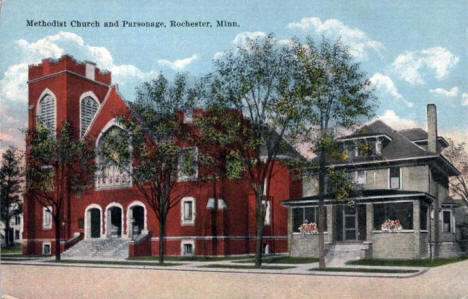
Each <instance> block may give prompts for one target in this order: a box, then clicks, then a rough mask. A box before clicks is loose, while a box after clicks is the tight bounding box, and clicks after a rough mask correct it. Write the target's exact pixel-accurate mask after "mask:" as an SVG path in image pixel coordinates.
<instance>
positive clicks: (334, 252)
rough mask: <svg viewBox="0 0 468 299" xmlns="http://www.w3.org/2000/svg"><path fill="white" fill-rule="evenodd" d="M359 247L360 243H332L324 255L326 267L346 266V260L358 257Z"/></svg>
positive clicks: (361, 246)
mask: <svg viewBox="0 0 468 299" xmlns="http://www.w3.org/2000/svg"><path fill="white" fill-rule="evenodd" d="M361 248H363V244H362V243H336V244H333V245H331V246H330V249H329V250H328V252H327V254H326V255H325V264H326V265H327V267H342V266H346V262H348V261H352V260H358V259H360V257H361Z"/></svg>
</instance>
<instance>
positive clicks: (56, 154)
mask: <svg viewBox="0 0 468 299" xmlns="http://www.w3.org/2000/svg"><path fill="white" fill-rule="evenodd" d="M27 138H28V139H29V140H28V149H27V161H26V163H27V173H26V175H27V177H26V183H27V186H26V187H27V190H26V191H27V195H28V196H29V198H30V199H32V200H34V201H36V202H37V203H39V204H40V205H41V206H43V207H46V208H47V210H48V212H49V213H50V214H51V215H52V219H53V221H54V225H55V240H56V246H57V248H58V247H59V246H60V245H59V244H60V240H61V238H62V237H63V236H62V225H64V224H66V225H68V226H70V223H69V221H70V219H67V217H66V215H64V206H65V205H66V201H68V200H69V199H70V197H71V194H78V195H79V194H81V193H82V192H84V191H85V190H86V189H88V188H89V187H90V186H91V184H92V183H93V182H94V172H95V164H94V158H95V151H94V146H93V143H92V142H91V141H90V140H80V139H78V138H76V136H75V134H74V132H73V127H72V126H71V124H70V123H68V122H65V123H64V124H63V125H62V126H61V128H60V129H59V130H58V131H57V135H56V136H54V135H53V134H52V133H51V132H50V131H49V130H48V129H47V128H45V127H44V126H42V125H39V127H38V128H37V130H31V131H29V132H27ZM68 204H69V203H68ZM55 252H56V253H55V256H56V260H60V250H56V251H55Z"/></svg>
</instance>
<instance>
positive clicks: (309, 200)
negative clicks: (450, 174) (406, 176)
mask: <svg viewBox="0 0 468 299" xmlns="http://www.w3.org/2000/svg"><path fill="white" fill-rule="evenodd" d="M324 198H325V200H324V202H325V203H326V204H330V203H331V204H343V201H337V200H335V199H334V194H325V195H324ZM402 199H422V200H425V201H427V202H432V200H435V197H434V196H433V195H431V194H429V193H426V192H420V191H405V190H394V189H374V190H361V191H357V192H354V193H352V194H351V195H350V196H349V200H354V201H356V202H375V201H382V200H385V201H396V200H402ZM318 200H319V196H318V195H316V196H308V197H302V198H293V199H289V200H285V201H282V202H281V205H282V206H285V207H293V206H304V205H316V204H318Z"/></svg>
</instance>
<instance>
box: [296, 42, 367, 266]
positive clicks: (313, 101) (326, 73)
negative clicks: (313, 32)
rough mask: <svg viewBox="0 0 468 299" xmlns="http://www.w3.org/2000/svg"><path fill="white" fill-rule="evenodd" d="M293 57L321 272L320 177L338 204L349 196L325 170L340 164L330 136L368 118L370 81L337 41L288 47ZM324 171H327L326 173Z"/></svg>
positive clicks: (322, 186)
mask: <svg viewBox="0 0 468 299" xmlns="http://www.w3.org/2000/svg"><path fill="white" fill-rule="evenodd" d="M292 47H293V49H294V52H295V57H296V64H295V70H296V76H295V77H296V78H297V81H296V82H297V84H296V86H295V87H296V94H297V96H298V97H299V98H300V99H301V105H303V107H304V110H305V113H304V114H303V121H304V124H305V127H306V128H307V130H306V131H304V132H303V133H302V138H303V141H305V142H306V143H308V144H312V145H313V149H314V152H315V154H316V155H317V158H316V159H315V160H314V161H313V162H312V164H311V165H309V166H308V167H307V168H309V169H312V171H313V173H315V174H316V175H318V189H319V190H318V197H319V224H318V229H319V267H320V268H325V257H324V234H323V228H324V226H325V223H324V213H325V209H324V196H325V190H326V189H325V188H326V186H325V185H326V177H327V174H328V177H329V178H330V179H335V182H337V183H335V184H337V185H336V186H335V187H336V188H337V189H336V190H334V191H335V194H336V195H337V198H339V199H340V200H344V199H346V197H347V195H349V191H350V186H349V184H347V183H344V184H343V183H341V182H346V180H344V179H343V174H340V173H339V172H337V171H333V169H332V168H330V167H328V166H329V164H330V161H331V160H333V159H335V161H336V160H337V158H340V156H342V158H344V156H343V154H342V153H340V150H339V148H338V147H337V145H336V143H335V137H336V132H339V131H340V130H343V129H349V128H352V127H353V126H355V125H357V124H359V123H360V121H362V120H363V119H365V118H368V117H370V116H372V115H373V111H374V109H375V97H374V95H373V93H372V88H371V86H370V81H369V80H367V79H366V76H365V74H364V73H362V72H361V71H360V66H359V64H357V63H355V62H354V61H353V60H352V57H351V56H350V54H349V51H348V49H347V47H346V46H345V45H343V44H342V43H341V42H340V41H339V40H338V41H335V42H331V41H329V40H326V39H323V40H322V42H321V43H320V44H318V45H317V44H316V43H315V42H314V41H313V40H312V39H311V38H307V39H306V42H305V43H301V42H300V41H298V40H294V41H293V46H292ZM327 167H328V168H327Z"/></svg>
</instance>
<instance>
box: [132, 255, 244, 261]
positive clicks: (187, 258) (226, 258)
mask: <svg viewBox="0 0 468 299" xmlns="http://www.w3.org/2000/svg"><path fill="white" fill-rule="evenodd" d="M249 257H250V256H220V257H217V256H166V257H164V260H167V261H181V262H216V261H230V260H240V259H246V258H249ZM128 260H144V261H155V260H156V261H157V260H159V257H158V256H137V257H131V258H128Z"/></svg>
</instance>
